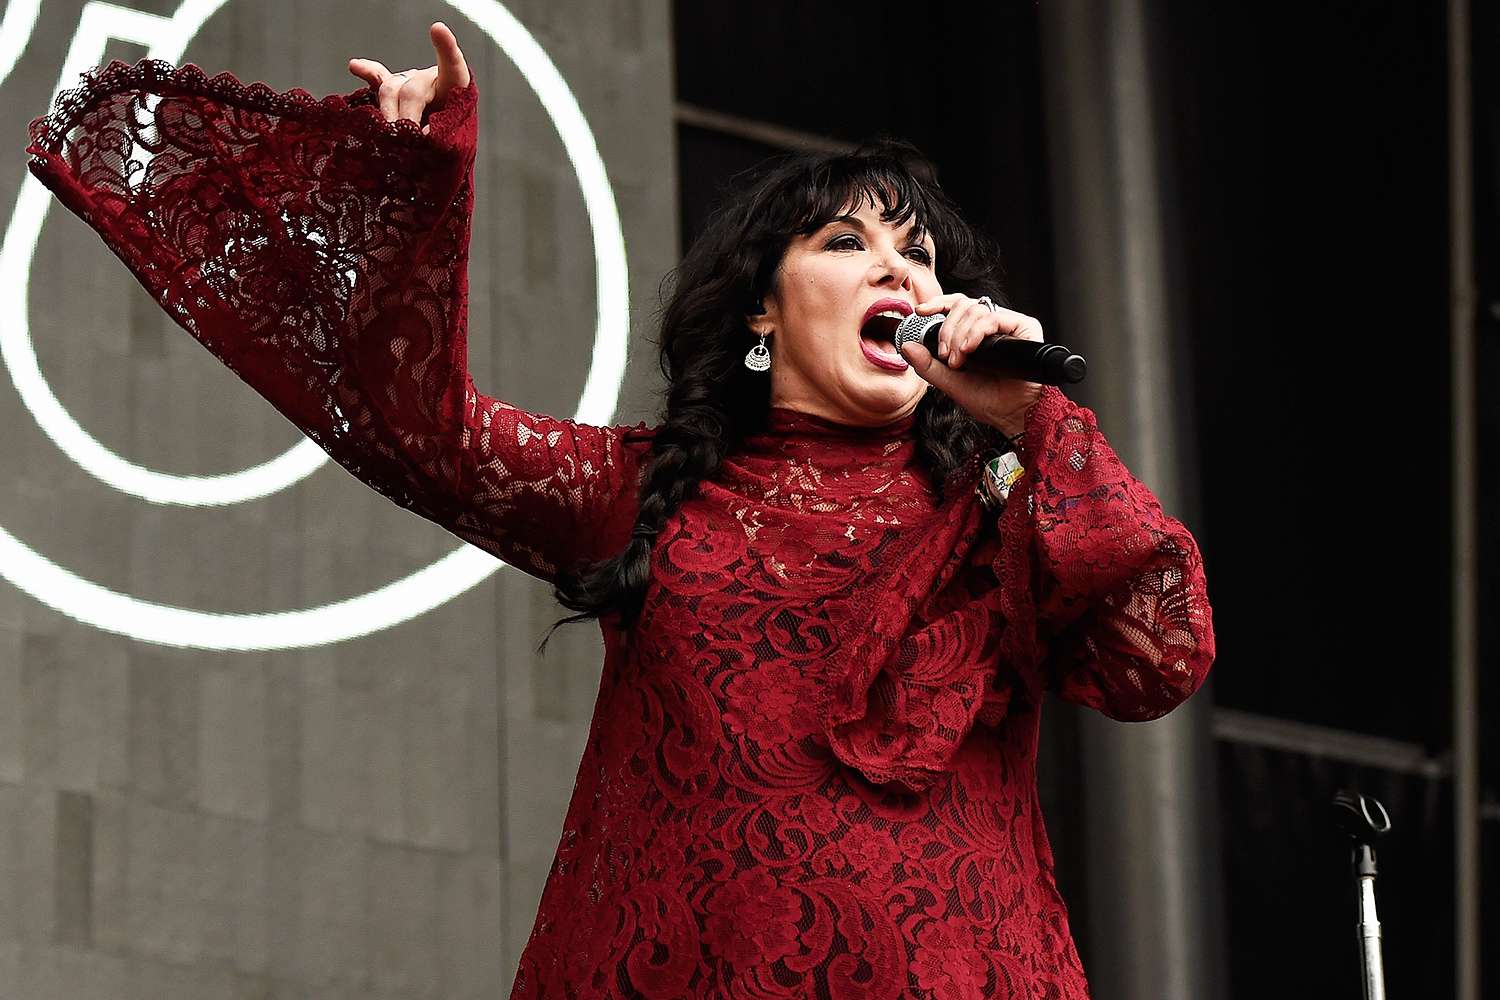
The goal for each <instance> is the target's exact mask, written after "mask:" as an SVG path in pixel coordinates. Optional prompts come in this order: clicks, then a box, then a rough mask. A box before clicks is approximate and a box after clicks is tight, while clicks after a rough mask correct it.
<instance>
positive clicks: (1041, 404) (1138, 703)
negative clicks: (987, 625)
mask: <svg viewBox="0 0 1500 1000" xmlns="http://www.w3.org/2000/svg"><path fill="white" fill-rule="evenodd" d="M1025 440H1026V445H1025V451H1026V454H1027V456H1028V458H1027V466H1028V468H1027V475H1028V477H1029V478H1031V480H1032V484H1031V488H1030V490H1029V491H1027V493H1026V494H1025V495H1026V496H1027V497H1028V498H1029V508H1030V509H1028V510H1027V511H1026V512H1025V515H1026V516H1028V517H1029V518H1030V519H1031V525H1030V529H1031V531H1030V535H1031V539H1032V542H1033V545H1032V549H1033V555H1034V559H1035V562H1034V564H1033V570H1034V571H1033V573H1032V580H1033V585H1034V588H1035V611H1036V631H1037V638H1038V639H1039V641H1040V651H1041V653H1042V655H1043V656H1044V658H1045V659H1044V664H1043V666H1044V669H1045V676H1046V680H1047V684H1048V686H1049V687H1051V688H1053V689H1054V690H1056V692H1057V693H1058V695H1059V696H1060V697H1062V698H1063V699H1065V700H1067V701H1071V702H1075V703H1077V704H1081V705H1086V706H1088V707H1090V708H1094V709H1097V710H1099V711H1100V712H1102V713H1104V714H1105V715H1107V716H1109V717H1110V718H1113V719H1119V720H1122V721H1132V722H1139V721H1146V720H1150V719H1155V718H1159V717H1160V716H1162V715H1165V714H1166V713H1167V712H1169V711H1170V710H1171V709H1172V708H1174V707H1175V706H1176V705H1178V704H1179V703H1181V702H1182V701H1184V700H1186V699H1187V698H1188V697H1189V696H1190V695H1191V694H1192V693H1193V692H1194V691H1196V690H1197V689H1198V687H1199V686H1200V685H1201V684H1202V683H1203V680H1204V678H1205V677H1206V676H1207V674H1208V670H1209V667H1210V666H1211V665H1212V663H1213V658H1214V635H1213V621H1212V611H1211V608H1210V606H1209V603H1208V592H1207V585H1206V582H1205V579H1204V573H1203V559H1202V556H1201V554H1200V553H1199V550H1198V546H1197V543H1196V542H1195V541H1194V539H1193V536H1192V535H1191V534H1190V533H1189V532H1188V530H1187V529H1186V528H1185V527H1183V525H1182V524H1181V523H1180V522H1178V521H1177V520H1175V519H1173V518H1171V517H1169V516H1167V515H1166V514H1165V513H1164V512H1163V510H1162V507H1161V504H1160V503H1159V502H1158V501H1157V499H1156V497H1155V496H1154V495H1152V493H1151V491H1150V490H1149V489H1147V487H1146V486H1145V485H1144V484H1143V483H1141V482H1140V480H1138V479H1136V478H1135V477H1134V476H1133V475H1131V473H1130V471H1129V470H1128V469H1126V468H1125V465H1124V463H1122V462H1121V461H1120V459H1119V457H1118V456H1117V455H1115V453H1114V451H1113V450H1112V449H1111V448H1110V446H1109V444H1108V442H1106V441H1105V439H1104V436H1103V435H1102V434H1101V433H1100V432H1099V428H1098V425H1097V423H1096V422H1095V419H1094V414H1093V413H1092V412H1091V411H1090V410H1088V409H1086V408H1084V407H1080V406H1077V405H1075V404H1074V403H1072V402H1071V401H1070V400H1068V399H1067V397H1065V396H1064V395H1063V394H1062V393H1061V392H1060V391H1058V390H1057V389H1055V388H1049V389H1047V390H1046V391H1045V392H1044V395H1043V398H1042V399H1041V400H1039V401H1038V404H1037V405H1036V407H1034V408H1033V411H1032V413H1031V414H1030V415H1029V417H1028V421H1027V427H1026V433H1025ZM1012 499H1014V497H1013V498H1012ZM1018 513H1019V512H1018Z"/></svg>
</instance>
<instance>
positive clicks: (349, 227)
mask: <svg viewBox="0 0 1500 1000" xmlns="http://www.w3.org/2000/svg"><path fill="white" fill-rule="evenodd" d="M376 96H377V95H376V90H375V88H373V87H367V88H364V89H362V90H359V91H355V92H353V93H350V94H347V95H332V96H328V97H324V98H321V99H318V98H314V97H313V96H312V95H311V94H309V93H308V92H306V91H304V90H301V89H293V90H290V91H286V92H276V91H273V90H272V89H270V88H269V87H267V86H266V85H265V84H263V83H260V82H255V83H252V84H249V85H245V84H242V83H241V82H240V81H239V80H237V79H236V78H235V77H234V76H232V75H231V74H228V73H222V74H219V75H218V76H215V77H213V78H211V79H210V78H209V77H207V76H206V75H205V74H204V73H203V71H202V70H201V69H199V68H198V67H197V66H195V65H193V64H191V63H189V64H186V65H183V66H181V67H180V68H178V67H173V66H171V65H169V64H167V63H164V62H161V61H159V60H141V61H140V62H138V63H136V64H135V65H129V64H126V63H124V62H121V61H120V60H114V61H112V62H111V63H110V64H109V65H108V66H106V67H104V68H102V69H98V70H92V71H90V72H88V73H85V74H84V75H83V79H82V81H81V82H80V83H79V85H78V86H76V87H74V88H73V89H71V90H67V91H64V92H63V93H61V94H59V95H58V98H57V100H56V102H55V104H54V106H53V108H52V110H51V111H50V113H48V114H47V115H45V116H43V117H41V118H38V119H36V120H34V121H33V122H32V123H31V127H30V140H31V142H30V145H29V146H28V148H27V153H28V155H29V156H30V159H29V161H28V166H29V168H30V170H31V172H32V173H33V174H34V175H36V177H37V178H38V179H40V180H41V182H42V183H43V184H45V185H46V186H47V187H48V188H50V189H51V190H52V191H53V192H54V193H55V194H56V196H57V197H58V199H59V200H60V201H61V202H62V203H63V204H64V205H65V206H67V208H69V209H70V210H71V211H72V212H74V213H75V214H76V215H78V216H79V217H80V218H81V219H83V220H84V221H85V222H86V223H87V224H88V225H89V226H90V227H92V228H93V229H94V230H95V231H96V232H97V233H98V235H99V237H100V238H101V239H102V240H103V241H104V243H105V244H106V245H107V246H108V247H109V248H110V250H112V251H113V252H114V253H115V254H116V255H117V256H118V257H119V258H120V259H121V261H123V262H124V263H125V265H126V267H127V268H129V270H130V271H131V273H132V274H134V276H135V277H136V279H137V280H138V281H139V282H140V283H141V285H142V286H143V287H144V288H145V289H146V290H147V291H148V292H149V293H150V294H151V296H152V297H153V298H154V299H155V300H156V301H157V303H158V304H160V306H161V307H162V308H163V309H164V310H165V311H166V312H167V314H168V315H170V316H171V317H172V319H173V320H174V321H175V322H177V323H178V324H179V325H180V326H182V327H183V328H184V329H185V330H187V331H188V333H190V334H191V335H192V336H193V337H194V338H196V339H197V340H198V341H199V343H201V344H202V345H203V346H204V347H206V348H207V349H208V350H209V351H211V352H212V353H213V354H214V355H215V356H216V357H217V358H218V359H219V360H221V361H222V362H223V363H224V364H225V365H227V366H228V367H229V368H231V369H232V370H233V371H234V372H235V373H236V374H237V375H239V377H240V378H241V379H243V380H244V381H245V382H246V383H248V384H249V385H250V386H251V387H252V388H254V389H255V390H256V391H257V392H258V393H260V394H261V395H262V396H264V397H265V398H266V399H267V400H268V401H269V402H270V403H271V404H272V405H273V406H274V407H275V408H276V409H277V410H278V411H280V412H281V413H282V414H283V415H284V416H285V417H286V418H287V419H288V420H290V421H291V422H292V423H293V424H295V425H296V426H297V428H298V429H299V430H301V431H302V432H303V433H304V434H306V435H307V436H308V437H310V438H312V439H313V440H314V441H315V442H317V443H318V445H319V446H321V447H322V448H323V450H324V451H326V452H327V453H328V454H329V455H330V456H331V457H332V458H333V459H334V460H335V461H337V462H338V463H339V464H340V465H342V466H343V467H344V468H345V469H347V470H348V471H349V472H350V473H351V474H353V475H354V476H356V477H357V478H359V479H360V480H362V481H364V482H365V483H366V484H368V485H369V486H371V487H372V488H374V489H375V490H377V491H379V492H380V493H382V494H383V495H385V496H386V497H388V498H389V499H391V500H392V501H394V502H395V503H397V504H399V505H400V506H402V507H405V508H407V509H408V510H411V511H413V512H415V513H417V514H419V515H420V516H422V517H425V518H427V519H429V520H431V521H433V522H435V523H437V524H439V525H441V526H442V527H444V528H446V529H448V530H449V531H451V532H452V533H454V534H455V535H457V536H458V537H460V538H462V539H464V540H465V541H468V542H471V543H473V544H474V545H477V546H479V547H480V548H483V549H485V550H486V551H488V552H491V553H493V554H494V555H496V556H498V557H500V558H501V559H504V560H506V561H507V562H509V563H511V564H513V565H515V566H516V567H517V568H519V569H521V570H523V571H525V572H527V573H529V574H531V575H533V576H537V577H540V578H541V579H544V580H549V581H550V580H552V579H554V578H555V575H556V574H557V572H558V571H559V570H560V569H561V568H563V567H565V566H567V565H569V564H572V563H575V562H577V561H578V560H581V559H586V558H597V557H599V556H601V555H604V554H606V553H607V552H609V551H612V550H613V549H614V548H617V547H618V546H619V545H620V544H622V542H623V539H624V537H625V536H626V535H628V531H629V527H628V521H627V522H624V523H621V522H622V520H623V515H622V511H624V512H628V510H629V507H630V505H629V504H628V503H627V504H621V502H620V501H621V500H622V499H625V498H627V497H629V496H632V495H633V494H634V491H635V489H636V484H637V477H638V472H639V468H638V466H639V459H640V457H641V456H642V455H643V454H644V453H645V451H646V450H647V449H648V448H649V439H650V432H649V431H648V430H647V429H646V428H645V425H643V424H642V425H637V426H636V427H635V428H628V427H595V426H590V425H584V424H578V423H575V422H574V421H571V420H559V419H554V418H551V417H547V416H544V415H541V414H536V413H530V412H527V411H525V410H522V409H519V408H517V407H514V406H511V405H509V404H507V403H505V402H502V401H500V400H497V399H494V398H492V397H490V396H486V395H484V394H483V393H481V392H479V391H478V390H477V389H476V388H475V385H474V381H473V379H472V378H471V377H470V375H469V372H468V347H467V332H468V326H467V323H468V260H469V235H470V226H471V221H472V217H473V209H474V161H475V151H476V145H477V112H476V104H477V100H478V86H477V83H476V82H475V81H473V80H472V79H471V81H470V83H469V85H468V86H467V87H464V88H462V89H455V90H453V91H450V92H449V93H448V94H447V95H446V96H445V97H444V99H443V100H442V101H440V102H438V103H435V104H433V105H431V106H430V107H429V108H428V109H427V114H426V121H425V123H424V124H425V125H426V126H427V131H426V132H425V133H424V132H423V131H422V124H419V123H417V122H411V121H406V120H401V121H395V122H388V121H386V120H385V119H384V118H383V116H382V115H381V113H380V111H379V108H378V106H377V104H376Z"/></svg>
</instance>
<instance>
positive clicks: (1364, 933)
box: [1333, 790, 1391, 1000]
mask: <svg viewBox="0 0 1500 1000" xmlns="http://www.w3.org/2000/svg"><path fill="white" fill-rule="evenodd" d="M1333 813H1334V823H1335V824H1337V826H1338V828H1339V829H1340V830H1342V831H1343V832H1344V834H1346V835H1347V836H1348V837H1349V838H1350V839H1351V840H1352V841H1353V842H1354V865H1353V867H1354V880H1355V883H1356V891H1357V892H1358V894H1359V920H1358V921H1357V922H1356V925H1355V930H1356V931H1357V935H1358V938H1359V952H1360V963H1361V972H1362V973H1363V983H1364V995H1365V1000H1385V965H1384V963H1383V961H1382V959H1381V954H1380V920H1379V918H1378V917H1377V916H1376V914H1375V846H1374V842H1375V839H1376V838H1377V837H1380V836H1382V835H1383V834H1385V833H1387V832H1389V831H1390V828H1391V817H1390V816H1389V815H1388V814H1387V813H1386V811H1385V806H1382V805H1381V804H1380V802H1379V801H1378V800H1376V799H1374V798H1372V797H1370V796H1368V795H1360V794H1358V793H1355V792H1348V791H1343V790H1340V791H1339V793H1338V794H1337V795H1335V796H1334V797H1333Z"/></svg>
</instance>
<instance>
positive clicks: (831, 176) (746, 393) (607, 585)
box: [538, 137, 1008, 649]
mask: <svg viewBox="0 0 1500 1000" xmlns="http://www.w3.org/2000/svg"><path fill="white" fill-rule="evenodd" d="M867 200H868V201H869V202H870V204H871V205H872V207H873V206H874V205H875V204H876V203H877V202H878V203H879V205H880V208H881V215H880V217H881V219H882V220H883V221H885V222H886V223H888V224H892V225H896V226H904V225H905V224H906V223H907V221H908V220H914V221H913V222H912V225H913V227H914V229H916V230H918V231H919V232H921V233H926V234H928V235H930V236H931V237H932V240H933V244H934V247H935V249H936V251H937V261H936V267H937V278H938V281H939V283H940V284H941V285H942V286H943V288H944V289H945V290H949V291H955V290H957V291H963V292H964V293H965V294H968V295H973V296H975V297H978V296H980V295H988V296H989V297H990V298H991V299H992V300H993V301H994V302H996V303H997V304H1001V305H1006V304H1008V301H1007V299H1006V296H1005V294H1004V290H1003V289H1002V287H1001V282H1002V276H1003V271H1002V269H1001V266H1000V261H999V253H998V251H997V249H996V248H995V247H994V245H993V244H992V242H991V241H989V240H988V239H987V238H986V237H984V236H983V235H982V234H981V233H979V232H978V231H977V230H975V229H974V228H972V227H971V226H969V225H968V224H967V223H966V222H965V221H964V220H963V218H962V217H961V216H960V215H959V212H958V208H957V206H956V205H954V203H953V202H952V201H951V200H950V199H949V198H948V196H947V195H946V194H945V193H944V192H943V190H942V188H941V187H940V186H939V185H938V181H937V172H936V169H935V168H934V166H933V164H932V162H931V161H930V160H928V159H927V158H926V157H925V156H923V155H922V154H921V153H920V152H919V151H918V150H917V148H916V147H915V146H913V145H911V144H910V143H907V142H904V141H902V140H899V139H893V138H889V137H880V138H877V139H874V140H872V141H870V142H867V143H864V144H863V145H861V146H859V147H858V148H857V149H855V150H853V151H852V152H848V153H835V154H828V153H788V154H783V155H780V156H777V157H773V158H771V159H769V160H767V161H765V162H763V163H761V164H760V165H758V166H756V167H753V168H751V169H750V170H748V171H746V172H744V173H742V174H740V175H737V176H736V177H735V178H734V179H733V181H732V182H731V189H730V193H729V196H728V197H727V198H724V199H723V200H721V202H720V204H719V205H718V207H717V208H716V209H715V210H714V211H713V213H712V214H711V215H710V216H709V218H708V221H707V223H706V225H705V226H704V229H703V231H702V233H701V234H700V235H699V236H698V238H697V239H696V240H695V241H694V242H693V244H692V247H691V248H690V249H689V250H688V251H687V253H686V254H685V255H684V256H683V259H682V262H681V264H679V265H678V266H677V267H676V268H675V269H674V270H673V271H672V272H670V273H669V274H668V275H667V277H666V278H665V279H664V280H663V282H662V288H661V298H662V301H663V303H664V304H663V306H662V310H661V337H660V340H659V341H657V346H658V349H659V352H660V364H661V371H662V375H663V376H665V378H666V381H667V388H666V390H665V393H664V395H665V396H666V404H665V416H664V419H663V420H662V421H661V422H660V424H659V425H658V427H657V428H656V431H655V434H654V438H653V443H652V446H651V451H650V455H649V458H648V459H647V462H646V470H645V473H644V476H643V479H642V483H641V486H640V494H639V495H640V509H639V512H638V513H637V515H636V521H635V528H634V530H633V533H632V535H631V538H630V540H629V542H627V543H626V545H625V547H624V548H623V549H622V550H621V551H620V552H618V553H616V554H615V555H613V556H610V557H608V558H606V559H603V560H599V561H597V562H593V563H589V564H585V565H581V566H574V567H567V568H564V569H563V570H562V571H561V572H560V573H559V574H558V576H557V579H556V581H555V591H554V594H555V596H556V598H557V600H558V602H559V603H561V604H562V605H563V606H564V607H566V608H569V609H571V610H573V611H577V612H579V614H576V615H572V616H570V617H567V618H563V619H560V620H559V621H557V622H554V623H553V625H552V629H549V630H548V633H547V637H548V638H550V637H551V634H552V631H553V630H555V629H556V628H557V627H558V626H559V625H563V624H566V623H569V622H578V621H583V620H586V619H589V618H598V617H601V616H603V615H606V614H610V613H614V614H617V615H618V617H619V623H620V625H621V627H623V628H630V627H632V626H633V625H634V624H635V622H636V619H637V618H638V616H639V614H640V610H641V605H642V602H643V599H644V597H645V592H646V584H647V581H648V580H649V578H650V572H651V548H652V544H653V542H654V541H655V538H656V535H657V533H658V532H660V531H661V529H662V527H663V525H665V524H666V521H667V518H668V517H669V516H670V515H671V514H672V513H673V512H674V511H675V510H677V508H678V506H679V505H680V504H681V503H682V501H683V500H685V499H687V498H688V497H690V496H692V495H693V494H694V492H695V490H696V488H697V485H698V483H699V482H700V481H701V480H703V479H705V478H711V477H712V476H713V475H714V473H715V472H716V471H717V470H718V469H719V466H720V464H721V463H722V462H723V460H724V457H725V456H726V455H729V454H732V453H733V451H734V450H735V448H736V447H738V446H739V444H740V442H741V441H743V440H744V438H745V437H747V436H748V435H751V434H754V433H756V432H757V431H759V430H762V429H764V428H765V426H766V421H767V417H768V413H769V409H770V379H769V378H768V377H767V376H766V375H765V373H763V372H754V371H751V370H749V369H748V368H746V367H745V365H744V357H745V353H746V351H747V350H748V349H749V347H750V346H751V344H752V343H753V340H752V337H751V336H750V334H749V332H748V327H747V324H746V320H745V317H746V315H747V314H753V313H756V312H759V311H761V303H762V301H763V299H764V297H765V295H766V293H767V291H769V290H770V289H771V288H772V287H773V282H774V280H775V277H776V273H777V269H778V268H779V266H780V264H781V259H782V257H783V255H784V254H785V252H786V249H787V247H788V245H789V244H790V243H791V241H792V239H793V238H794V237H795V236H804V235H808V234H810V233H814V232H816V231H817V230H818V229H820V228H822V227H823V226H824V225H826V224H828V223H829V222H830V221H832V220H833V219H835V218H837V217H838V216H839V215H840V214H842V213H843V212H845V211H858V210H859V207H860V206H862V205H863V204H864V203H865V201H867ZM669 288H670V293H669V292H668V289H669ZM913 430H914V433H915V435H916V441H917V454H918V457H919V459H920V460H921V461H922V462H923V464H924V465H925V466H926V468H927V471H928V473H929V476H930V478H931V480H932V482H933V483H934V484H936V486H937V489H938V499H939V500H941V498H942V495H943V487H944V485H945V482H946V480H947V478H948V476H949V475H951V474H952V473H953V472H955V471H956V470H958V469H959V468H960V467H962V466H963V465H964V463H965V462H966V461H967V460H968V459H969V458H970V457H971V456H972V455H973V454H974V453H975V452H976V451H979V450H981V449H985V448H988V447H992V446H994V445H995V444H997V443H998V441H999V438H998V432H997V431H995V430H994V429H993V428H990V427H988V426H986V425H985V424H982V423H980V422H979V421H978V420H976V419H974V418H973V417H972V416H970V415H969V413H968V412H967V411H965V410H963V409H962V408H961V407H959V406H958V405H957V404H956V403H954V402H953V400H952V399H950V398H949V397H948V396H947V395H946V394H944V393H942V392H940V391H939V390H938V389H937V388H936V387H934V386H928V387H927V391H926V393H925V394H924V395H923V397H922V399H921V401H920V402H919V403H918V404H917V409H916V413H915V415H914V425H913ZM546 645H547V639H546V638H544V639H543V640H542V644H541V646H540V647H538V648H539V649H545V647H546Z"/></svg>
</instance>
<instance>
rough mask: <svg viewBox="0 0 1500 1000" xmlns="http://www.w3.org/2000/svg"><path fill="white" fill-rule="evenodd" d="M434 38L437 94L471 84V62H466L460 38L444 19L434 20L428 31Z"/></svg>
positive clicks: (440, 94)
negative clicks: (459, 41)
mask: <svg viewBox="0 0 1500 1000" xmlns="http://www.w3.org/2000/svg"><path fill="white" fill-rule="evenodd" d="M427 33H428V35H430V36H431V38H432V49H433V51H434V52H436V53H437V71H438V73H437V95H438V96H439V97H441V96H442V95H444V94H446V93H447V92H448V91H449V90H450V89H453V88H456V89H458V90H462V89H464V88H465V87H467V86H468V85H469V64H468V63H466V62H464V54H463V50H462V49H460V48H459V47H458V39H457V38H455V37H454V36H453V32H452V31H450V30H449V28H448V26H447V25H446V24H444V23H443V22H442V21H434V22H433V23H432V27H430V28H429V29H428V31H427Z"/></svg>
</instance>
